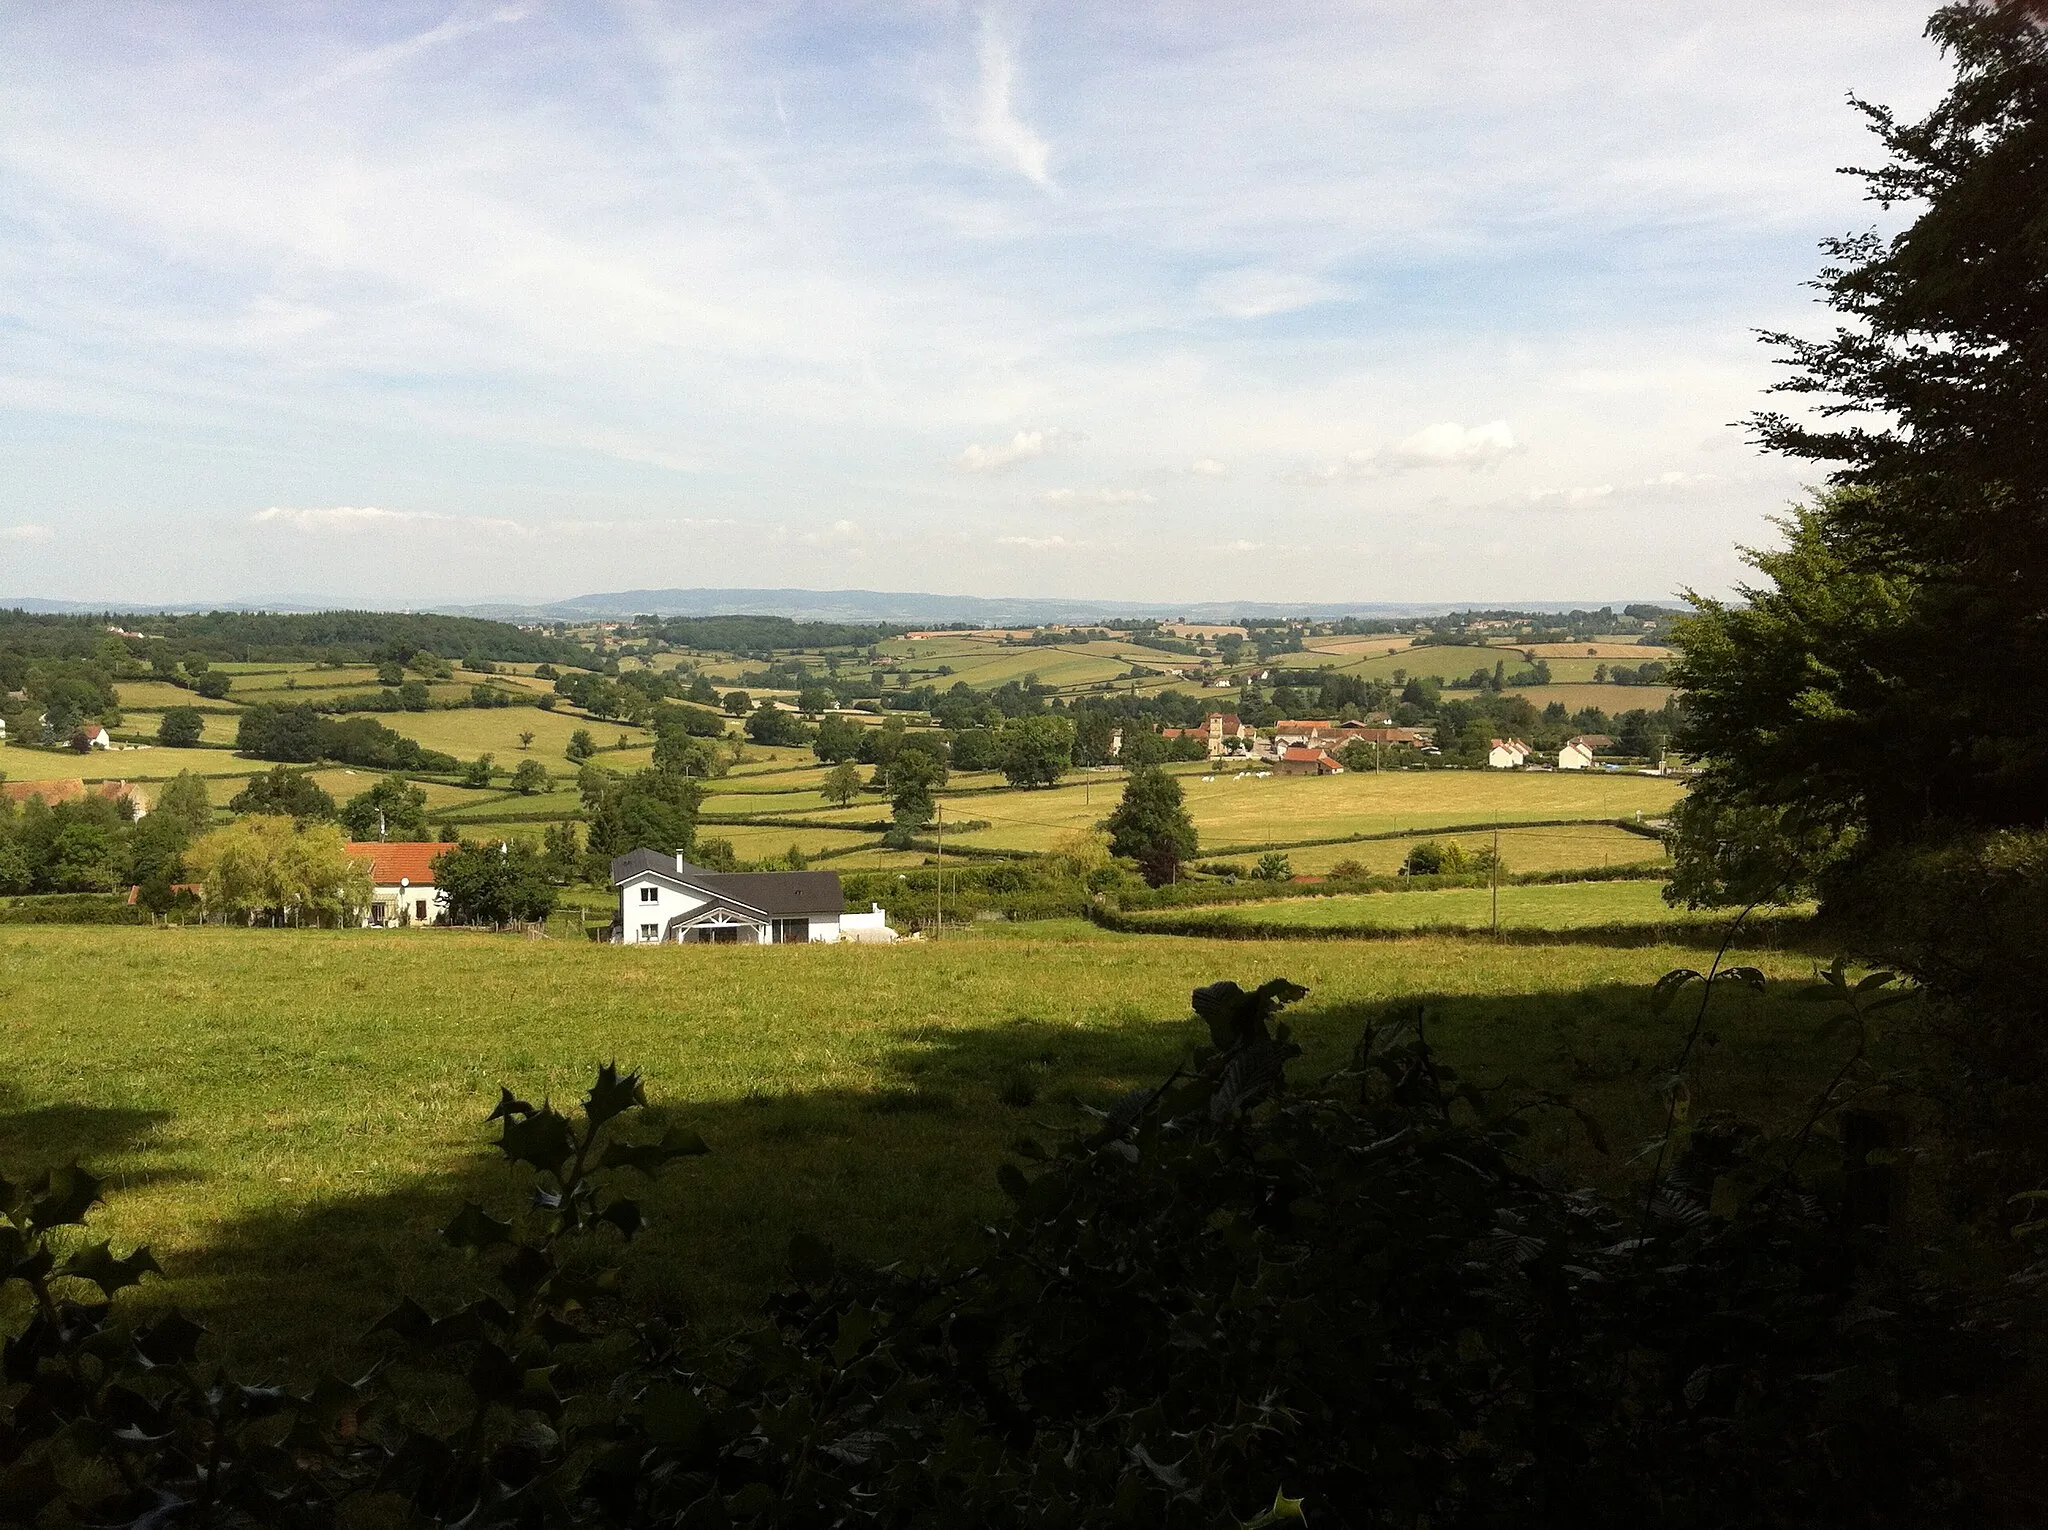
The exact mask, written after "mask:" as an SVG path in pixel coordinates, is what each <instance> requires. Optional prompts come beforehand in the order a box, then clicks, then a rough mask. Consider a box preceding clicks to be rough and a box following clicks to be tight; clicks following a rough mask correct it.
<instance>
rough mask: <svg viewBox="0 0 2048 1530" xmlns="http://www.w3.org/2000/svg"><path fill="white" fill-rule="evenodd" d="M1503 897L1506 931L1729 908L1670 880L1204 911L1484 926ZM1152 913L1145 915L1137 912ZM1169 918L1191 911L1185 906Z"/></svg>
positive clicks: (1285, 919)
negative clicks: (1681, 901) (1687, 893)
mask: <svg viewBox="0 0 2048 1530" xmlns="http://www.w3.org/2000/svg"><path fill="white" fill-rule="evenodd" d="M1496 898H1497V899H1498V906H1499V910H1500V927H1501V928H1502V929H1504V930H1582V929H1590V928H1595V927H1599V926H1605V925H1644V924H1670V925H1700V924H1714V923H1717V922H1721V921H1725V919H1726V918H1727V916H1726V915H1725V914H1722V913H1718V912H1713V911H1708V912H1703V913H1701V912H1694V911H1692V910H1689V909H1678V908H1672V907H1671V906H1670V905H1668V904H1666V903H1665V901H1664V884H1663V883H1662V882H1559V883H1536V884H1533V885H1530V886H1526V887H1517V886H1514V885H1508V886H1504V887H1501V888H1499V889H1498V890H1497V891H1496V890H1493V889H1489V888H1484V887H1443V888H1432V889H1430V890H1428V891H1425V892H1388V893H1354V894H1342V893H1340V894H1336V895H1333V896H1331V897H1327V898H1275V899H1273V900H1271V901H1269V902H1258V903H1232V904H1228V905H1224V906H1220V907H1216V908H1205V909H1202V910H1201V911H1200V914H1201V917H1202V918H1203V919H1213V920H1216V921H1218V922H1220V923H1224V924H1250V925H1260V926H1269V925H1299V926H1301V927H1303V928H1308V929H1330V928H1338V929H1373V930H1423V929H1433V928H1450V929H1467V930H1483V929H1486V928H1488V927H1489V926H1490V925H1491V923H1492V921H1493V913H1494V908H1495V900H1496ZM1133 917H1134V918H1137V919H1140V920H1142V919H1144V918H1145V917H1147V916H1145V915H1143V914H1138V915H1134V916H1133ZM1159 917H1161V918H1169V917H1173V918H1178V917H1183V915H1182V913H1181V912H1180V911H1175V913H1174V914H1173V915H1161V916H1159Z"/></svg>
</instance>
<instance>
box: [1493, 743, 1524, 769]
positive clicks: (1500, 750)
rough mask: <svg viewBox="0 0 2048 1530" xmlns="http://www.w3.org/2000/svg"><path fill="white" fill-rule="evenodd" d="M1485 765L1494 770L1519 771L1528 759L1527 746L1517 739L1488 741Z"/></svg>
mask: <svg viewBox="0 0 2048 1530" xmlns="http://www.w3.org/2000/svg"><path fill="white" fill-rule="evenodd" d="M1486 742H1487V749H1486V763H1487V765H1488V766H1489V767H1490V768H1492V769H1494V770H1519V769H1520V768H1521V766H1522V762H1523V761H1524V760H1526V759H1528V758H1529V746H1528V745H1527V744H1525V743H1523V742H1522V741H1521V740H1520V739H1518V738H1494V739H1488V740H1487V741H1486Z"/></svg>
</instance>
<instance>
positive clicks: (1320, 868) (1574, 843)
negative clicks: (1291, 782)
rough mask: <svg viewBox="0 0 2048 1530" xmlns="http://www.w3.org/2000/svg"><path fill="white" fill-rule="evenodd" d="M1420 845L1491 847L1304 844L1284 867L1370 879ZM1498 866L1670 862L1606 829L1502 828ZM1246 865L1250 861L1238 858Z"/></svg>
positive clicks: (1451, 840)
mask: <svg viewBox="0 0 2048 1530" xmlns="http://www.w3.org/2000/svg"><path fill="white" fill-rule="evenodd" d="M1424 840H1434V841H1435V842H1436V843H1438V844H1440V845H1452V844H1455V845H1457V846H1459V847H1460V848H1462V849H1463V850H1464V851H1465V853H1466V854H1467V855H1475V854H1477V853H1478V852H1479V851H1481V850H1485V849H1487V848H1489V847H1490V846H1492V844H1493V842H1494V837H1493V835H1492V834H1490V833H1486V834H1415V835H1411V836H1409V837H1407V838H1404V839H1370V840H1364V841H1358V842H1353V843H1351V844H1339V845H1305V846H1302V847H1301V848H1299V849H1293V850H1289V851H1287V852H1286V855H1287V860H1288V864H1289V866H1290V867H1291V868H1292V869H1293V871H1294V872H1295V873H1296V874H1297V875H1300V876H1321V875H1324V874H1326V873H1327V872H1328V871H1329V869H1330V868H1331V867H1332V866H1335V865H1337V864H1338V863H1339V862H1341V861H1356V862H1358V864H1360V865H1361V866H1363V867H1365V869H1366V870H1367V871H1369V872H1371V873H1373V874H1374V875H1375V876H1391V875H1393V874H1394V873H1395V872H1397V871H1399V870H1400V869H1401V863H1402V862H1403V861H1404V860H1406V859H1407V857H1408V852H1409V850H1410V849H1412V848H1413V847H1414V846H1416V845H1418V844H1420V843H1422V841H1424ZM1500 855H1501V862H1502V864H1503V865H1504V866H1505V867H1506V868H1507V869H1508V870H1509V871H1511V872H1512V871H1583V870H1586V869H1587V868H1589V867H1596V866H1636V865H1652V866H1661V865H1664V864H1666V863H1667V862H1668V861H1669V860H1670V857H1669V855H1668V854H1666V852H1665V849H1664V846H1663V845H1662V844H1661V843H1660V842H1659V841H1657V840H1654V839H1648V838H1645V837H1644V836H1643V835H1640V834H1631V833H1629V832H1628V831H1627V830H1626V829H1616V828H1612V827H1610V826H1608V825H1606V824H1598V823H1588V824H1575V825H1571V826H1568V827H1563V828H1544V829H1503V830H1501V832H1500ZM1244 859H1245V861H1246V862H1247V863H1249V862H1250V861H1251V860H1252V857H1250V856H1246V857H1244Z"/></svg>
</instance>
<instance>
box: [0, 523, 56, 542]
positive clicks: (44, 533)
mask: <svg viewBox="0 0 2048 1530" xmlns="http://www.w3.org/2000/svg"><path fill="white" fill-rule="evenodd" d="M56 536H57V533H56V532H54V531H52V530H50V528H49V527H47V526H0V542H50V541H54V540H55V539H56Z"/></svg>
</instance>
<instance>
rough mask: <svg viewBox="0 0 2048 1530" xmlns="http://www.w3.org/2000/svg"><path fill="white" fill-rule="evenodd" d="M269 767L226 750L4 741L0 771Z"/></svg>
mask: <svg viewBox="0 0 2048 1530" xmlns="http://www.w3.org/2000/svg"><path fill="white" fill-rule="evenodd" d="M269 768H270V767H269V766H268V765H266V764H264V763H263V762H262V761H261V760H245V759H242V758H241V757H240V756H239V755H233V754H230V753H228V752H227V751H226V750H224V749H158V748H156V747H154V746H152V747H150V748H147V749H109V750H101V749H96V750H94V751H93V752H92V753H90V754H73V753H71V752H70V751H69V750H61V751H59V750H48V749H20V748H16V747H15V746H13V745H11V744H0V776H5V777H6V778H7V779H8V780H9V781H64V780H73V781H76V780H85V781H168V780H170V778H171V777H172V776H175V775H176V774H177V773H178V772H179V771H181V770H189V771H191V772H192V773H193V774H194V775H201V776H253V775H255V774H256V773H257V772H258V771H261V770H268V769H269Z"/></svg>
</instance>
